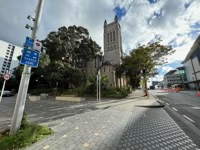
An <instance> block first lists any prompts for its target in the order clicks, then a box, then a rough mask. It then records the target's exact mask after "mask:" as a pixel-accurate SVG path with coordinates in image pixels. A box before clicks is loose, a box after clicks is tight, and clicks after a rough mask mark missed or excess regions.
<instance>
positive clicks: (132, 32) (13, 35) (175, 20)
mask: <svg viewBox="0 0 200 150" xmlns="http://www.w3.org/2000/svg"><path fill="white" fill-rule="evenodd" d="M36 5H37V1H27V0H19V1H13V0H6V1H3V0H1V1H0V20H1V22H0V40H4V41H7V42H10V43H12V44H15V45H18V46H22V45H23V43H24V40H25V37H26V36H30V34H31V31H30V30H27V29H25V25H26V24H29V25H32V22H31V21H30V20H27V19H26V18H27V16H28V15H31V16H34V13H35V8H36ZM22 6H23V7H22ZM199 8H200V1H199V0H95V1H94V0H87V1H86V0H78V1H75V0H59V3H58V1H57V0H51V1H47V0H46V1H45V4H44V9H43V14H42V19H41V23H40V28H39V33H38V39H39V40H42V39H44V38H45V37H46V36H47V34H48V33H49V32H51V31H56V30H57V29H58V28H59V27H61V26H71V25H77V26H83V27H85V28H87V29H88V31H89V33H90V36H91V37H92V39H94V40H95V41H96V42H97V43H98V44H99V45H100V46H101V47H102V50H103V23H104V20H105V19H106V20H107V22H108V23H111V22H113V21H114V16H115V15H117V16H118V17H119V23H120V25H121V31H122V44H123V51H124V52H126V53H128V52H129V51H130V50H131V49H133V48H135V47H136V46H137V44H139V43H140V44H146V43H148V42H149V41H152V40H154V39H155V38H156V37H160V38H161V39H162V40H163V44H165V45H166V44H172V45H173V48H174V49H175V50H176V52H175V53H174V54H173V55H172V56H168V57H167V60H168V62H169V63H168V64H166V65H164V66H162V67H160V68H159V70H160V75H159V77H158V78H159V79H161V78H162V77H163V74H165V73H166V72H167V71H169V69H173V68H176V67H177V66H179V65H181V64H180V62H182V61H183V60H184V58H185V56H186V55H187V53H188V51H189V50H190V48H191V46H192V44H193V42H194V41H195V39H196V38H197V36H198V35H199V34H200V15H199V14H200V9H199Z"/></svg>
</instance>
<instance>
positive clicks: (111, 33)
mask: <svg viewBox="0 0 200 150" xmlns="http://www.w3.org/2000/svg"><path fill="white" fill-rule="evenodd" d="M110 42H112V32H110Z"/></svg>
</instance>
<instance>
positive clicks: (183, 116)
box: [183, 115, 194, 122]
mask: <svg viewBox="0 0 200 150" xmlns="http://www.w3.org/2000/svg"><path fill="white" fill-rule="evenodd" d="M183 117H185V118H186V119H187V120H189V121H190V122H194V120H192V119H190V118H189V117H188V116H186V115H183Z"/></svg>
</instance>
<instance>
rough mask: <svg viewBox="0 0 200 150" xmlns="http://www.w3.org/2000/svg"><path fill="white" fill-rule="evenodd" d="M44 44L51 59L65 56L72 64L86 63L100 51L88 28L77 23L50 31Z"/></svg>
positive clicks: (54, 59)
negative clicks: (76, 24)
mask: <svg viewBox="0 0 200 150" xmlns="http://www.w3.org/2000/svg"><path fill="white" fill-rule="evenodd" d="M43 45H44V46H45V47H46V48H47V54H48V55H49V57H50V59H51V61H56V60H61V59H62V57H64V58H65V60H66V62H67V63H69V64H71V65H72V66H80V65H82V64H83V65H84V64H85V63H86V62H87V61H89V60H91V59H93V58H94V55H95V53H96V52H98V51H100V46H99V45H98V44H97V43H96V42H95V41H93V40H92V39H91V38H90V36H89V32H88V30H87V29H86V28H84V27H81V26H79V27H77V26H75V25H74V26H69V27H68V28H67V27H65V26H63V27H60V28H59V29H58V31H54V32H50V33H49V34H48V36H47V38H46V39H45V40H43ZM55 53H56V55H55ZM80 67H83V66H80Z"/></svg>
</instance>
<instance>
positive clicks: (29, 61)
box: [20, 48, 40, 68]
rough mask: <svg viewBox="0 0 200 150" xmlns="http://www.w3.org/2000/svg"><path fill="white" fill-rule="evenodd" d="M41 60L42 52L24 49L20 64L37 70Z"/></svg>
mask: <svg viewBox="0 0 200 150" xmlns="http://www.w3.org/2000/svg"><path fill="white" fill-rule="evenodd" d="M39 58H40V52H38V51H34V50H30V49H28V48H24V49H23V53H22V57H21V60H20V64H23V65H27V66H30V67H35V68H37V67H38V63H39Z"/></svg>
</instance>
